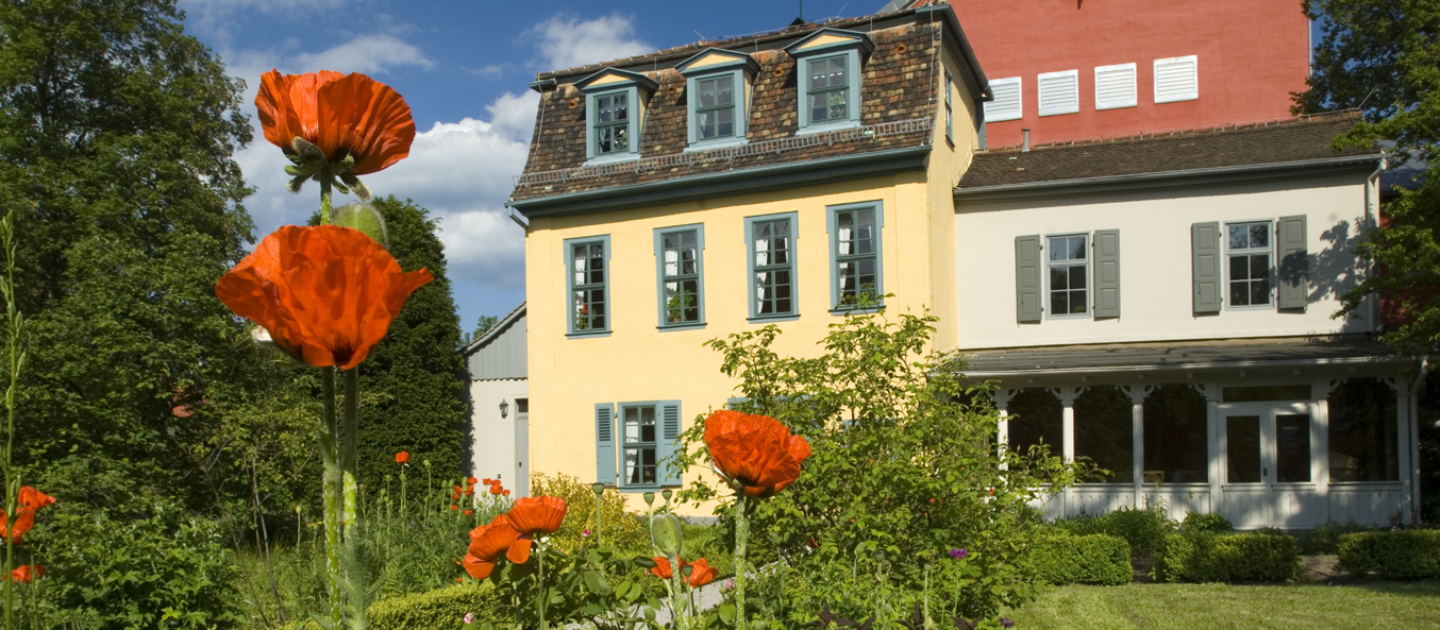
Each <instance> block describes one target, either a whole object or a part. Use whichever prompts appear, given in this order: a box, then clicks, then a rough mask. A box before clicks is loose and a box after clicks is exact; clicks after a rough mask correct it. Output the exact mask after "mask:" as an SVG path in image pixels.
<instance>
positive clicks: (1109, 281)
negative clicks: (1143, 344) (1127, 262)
mask: <svg viewBox="0 0 1440 630" xmlns="http://www.w3.org/2000/svg"><path fill="white" fill-rule="evenodd" d="M1092 242H1093V243H1094V248H1095V260H1094V262H1093V263H1092V264H1094V265H1095V268H1094V269H1095V317H1096V318H1097V319H1098V318H1101V317H1119V316H1120V230H1095V240H1094V241H1092Z"/></svg>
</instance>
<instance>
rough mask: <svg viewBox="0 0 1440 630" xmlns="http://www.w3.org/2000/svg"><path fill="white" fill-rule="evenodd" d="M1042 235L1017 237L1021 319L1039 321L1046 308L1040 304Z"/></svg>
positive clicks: (1018, 296)
mask: <svg viewBox="0 0 1440 630" xmlns="http://www.w3.org/2000/svg"><path fill="white" fill-rule="evenodd" d="M1040 249H1041V248H1040V237H1039V236H1038V235H1035V236H1017V237H1015V306H1016V312H1017V313H1018V314H1019V318H1018V319H1019V321H1020V322H1021V323H1026V322H1039V321H1040V314H1041V312H1042V311H1043V310H1044V309H1043V308H1042V307H1041V306H1040V304H1041V302H1040V266H1041V258H1040Z"/></svg>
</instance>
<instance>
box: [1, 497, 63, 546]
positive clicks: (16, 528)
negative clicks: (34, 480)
mask: <svg viewBox="0 0 1440 630" xmlns="http://www.w3.org/2000/svg"><path fill="white" fill-rule="evenodd" d="M16 502H17V503H19V505H20V509H19V510H17V511H16V513H15V523H14V524H13V525H8V524H9V522H10V521H9V519H8V518H6V516H7V515H6V514H5V510H0V539H3V538H5V537H7V536H9V535H10V533H11V532H12V531H13V532H14V534H15V542H16V543H17V544H18V543H20V542H21V538H23V537H24V536H25V534H26V533H28V532H29V531H30V530H31V529H32V528H33V527H35V513H36V512H38V511H40V508H43V507H45V506H47V505H52V504H54V503H55V497H52V496H50V495H48V494H45V493H44V492H41V491H39V490H36V489H35V488H32V487H30V486H22V487H21V488H20V496H18V497H16Z"/></svg>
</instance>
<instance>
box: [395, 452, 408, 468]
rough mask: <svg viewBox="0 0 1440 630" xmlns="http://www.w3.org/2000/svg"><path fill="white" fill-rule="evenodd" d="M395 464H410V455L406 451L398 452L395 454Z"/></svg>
mask: <svg viewBox="0 0 1440 630" xmlns="http://www.w3.org/2000/svg"><path fill="white" fill-rule="evenodd" d="M395 463H396V464H399V465H401V466H404V465H405V464H408V463H410V453H409V452H407V451H400V452H399V453H396V454H395Z"/></svg>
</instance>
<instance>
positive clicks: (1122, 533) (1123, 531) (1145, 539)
mask: <svg viewBox="0 0 1440 630" xmlns="http://www.w3.org/2000/svg"><path fill="white" fill-rule="evenodd" d="M1055 526H1056V527H1058V528H1060V529H1063V530H1065V531H1067V532H1069V533H1071V534H1075V535H1077V536H1084V535H1087V534H1107V535H1110V536H1119V537H1121V538H1124V539H1125V541H1126V542H1128V543H1130V554H1131V555H1133V556H1135V557H1136V558H1151V557H1153V556H1154V555H1155V553H1156V551H1157V549H1158V548H1159V547H1160V546H1161V545H1162V544H1164V542H1165V535H1166V534H1169V533H1172V532H1174V531H1175V529H1176V523H1175V521H1173V520H1171V519H1170V517H1169V516H1167V515H1166V513H1165V511H1164V510H1163V509H1161V508H1160V507H1159V506H1154V507H1151V508H1120V509H1118V510H1114V511H1111V512H1106V513H1104V514H1101V515H1099V516H1089V515H1085V514H1081V515H1079V516H1072V517H1070V518H1062V519H1059V520H1057V521H1055Z"/></svg>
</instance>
